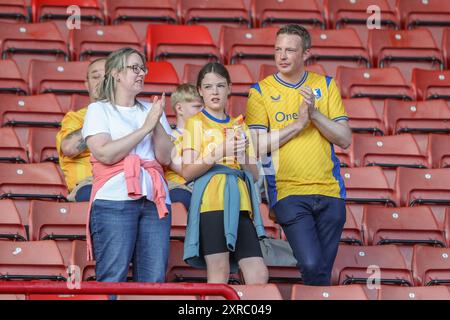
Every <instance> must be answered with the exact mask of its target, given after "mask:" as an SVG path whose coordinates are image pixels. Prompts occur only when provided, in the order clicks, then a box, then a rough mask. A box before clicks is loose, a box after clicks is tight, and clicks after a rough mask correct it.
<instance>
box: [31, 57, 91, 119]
mask: <svg viewBox="0 0 450 320" xmlns="http://www.w3.org/2000/svg"><path fill="white" fill-rule="evenodd" d="M88 65H89V62H87V61H70V62H59V61H57V62H47V61H36V60H35V61H32V62H31V64H30V73H29V83H30V88H31V91H32V92H33V93H34V94H39V93H54V94H55V95H56V97H57V98H58V101H59V103H60V105H61V107H62V108H63V110H64V111H65V112H67V111H69V110H70V101H71V98H72V94H84V95H88V92H87V89H86V86H85V82H86V74H87V69H88Z"/></svg>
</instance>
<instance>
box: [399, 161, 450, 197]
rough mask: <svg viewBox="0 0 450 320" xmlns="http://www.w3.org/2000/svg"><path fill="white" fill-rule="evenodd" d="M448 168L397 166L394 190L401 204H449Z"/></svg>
mask: <svg viewBox="0 0 450 320" xmlns="http://www.w3.org/2000/svg"><path fill="white" fill-rule="evenodd" d="M449 181H450V170H448V169H425V170H424V169H413V168H401V167H400V168H397V179H396V190H397V193H398V199H399V202H400V205H402V206H414V205H418V204H434V205H450V184H449V183H448V182H449Z"/></svg>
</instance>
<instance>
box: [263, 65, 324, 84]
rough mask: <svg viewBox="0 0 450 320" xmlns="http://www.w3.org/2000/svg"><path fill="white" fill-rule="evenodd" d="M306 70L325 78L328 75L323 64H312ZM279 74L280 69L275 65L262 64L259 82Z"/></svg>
mask: <svg viewBox="0 0 450 320" xmlns="http://www.w3.org/2000/svg"><path fill="white" fill-rule="evenodd" d="M305 70H306V71H308V72H315V73H318V74H321V75H323V76H325V75H326V74H327V73H326V72H325V69H324V68H323V66H322V65H321V64H318V63H316V64H310V65H308V66H305ZM277 72H278V69H277V67H276V66H275V65H270V64H262V65H261V66H260V67H259V78H258V81H260V80H263V79H264V78H266V77H268V76H271V75H273V74H275V73H277Z"/></svg>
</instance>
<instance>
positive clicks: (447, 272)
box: [412, 246, 450, 286]
mask: <svg viewBox="0 0 450 320" xmlns="http://www.w3.org/2000/svg"><path fill="white" fill-rule="evenodd" d="M412 263H413V275H414V281H415V284H416V286H432V285H440V284H443V285H447V286H448V284H449V283H450V248H433V247H429V246H415V247H414V253H413V262H412Z"/></svg>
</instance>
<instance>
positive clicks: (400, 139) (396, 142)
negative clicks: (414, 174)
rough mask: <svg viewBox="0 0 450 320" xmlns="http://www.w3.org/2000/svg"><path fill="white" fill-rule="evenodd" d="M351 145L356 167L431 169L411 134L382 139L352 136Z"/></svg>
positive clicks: (425, 156)
mask: <svg viewBox="0 0 450 320" xmlns="http://www.w3.org/2000/svg"><path fill="white" fill-rule="evenodd" d="M352 145H353V155H354V164H355V166H357V167H367V166H380V167H383V168H395V167H411V168H428V167H431V165H430V164H429V162H428V155H427V154H426V153H424V152H421V150H420V148H419V146H418V144H417V142H416V140H414V137H413V136H412V135H411V134H403V135H395V136H382V137H373V136H365V135H354V136H353V143H352Z"/></svg>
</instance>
